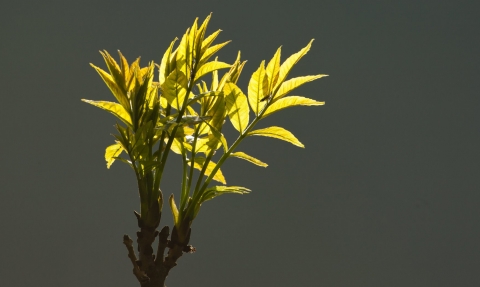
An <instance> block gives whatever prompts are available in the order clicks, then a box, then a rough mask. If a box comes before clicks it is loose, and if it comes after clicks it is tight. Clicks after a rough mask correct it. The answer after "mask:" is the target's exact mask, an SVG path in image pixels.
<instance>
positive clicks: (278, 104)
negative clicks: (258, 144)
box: [262, 96, 325, 118]
mask: <svg viewBox="0 0 480 287" xmlns="http://www.w3.org/2000/svg"><path fill="white" fill-rule="evenodd" d="M323 105H325V102H318V101H315V100H312V99H309V98H304V97H300V96H290V97H286V98H281V99H279V100H278V101H275V102H274V103H273V104H272V105H270V106H269V107H268V108H267V110H266V111H265V113H264V114H263V116H262V118H265V117H267V116H269V115H271V114H273V113H276V112H278V111H281V110H283V109H286V108H289V107H294V106H323Z"/></svg>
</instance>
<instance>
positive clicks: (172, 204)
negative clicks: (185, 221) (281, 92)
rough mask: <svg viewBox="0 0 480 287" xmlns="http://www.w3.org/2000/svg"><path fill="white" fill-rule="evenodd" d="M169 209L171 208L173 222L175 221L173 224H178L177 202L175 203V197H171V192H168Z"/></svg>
mask: <svg viewBox="0 0 480 287" xmlns="http://www.w3.org/2000/svg"><path fill="white" fill-rule="evenodd" d="M169 202H170V209H171V210H172V215H173V222H174V223H175V226H179V225H180V220H179V216H178V208H177V204H176V203H175V199H174V198H173V194H170V200H169Z"/></svg>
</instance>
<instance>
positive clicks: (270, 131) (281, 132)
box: [247, 127, 305, 147]
mask: <svg viewBox="0 0 480 287" xmlns="http://www.w3.org/2000/svg"><path fill="white" fill-rule="evenodd" d="M247 136H263V137H271V138H277V139H281V140H284V141H287V142H289V143H291V144H294V145H296V146H299V147H305V146H304V145H303V144H302V143H301V142H300V141H299V140H298V139H297V138H296V137H295V136H294V135H293V134H292V133H291V132H289V131H287V130H286V129H284V128H281V127H268V128H265V129H259V130H255V131H251V132H249V133H248V134H247Z"/></svg>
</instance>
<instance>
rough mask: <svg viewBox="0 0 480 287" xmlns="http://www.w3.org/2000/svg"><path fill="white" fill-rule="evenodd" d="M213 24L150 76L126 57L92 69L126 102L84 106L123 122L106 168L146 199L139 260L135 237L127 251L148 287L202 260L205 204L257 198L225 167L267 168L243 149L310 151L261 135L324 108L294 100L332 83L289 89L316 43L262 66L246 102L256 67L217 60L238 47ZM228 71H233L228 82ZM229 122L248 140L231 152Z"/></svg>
mask: <svg viewBox="0 0 480 287" xmlns="http://www.w3.org/2000/svg"><path fill="white" fill-rule="evenodd" d="M209 20H210V16H208V17H207V18H206V19H205V20H204V21H203V23H202V24H201V25H199V24H198V23H197V20H195V21H194V23H193V25H192V26H191V27H190V28H188V29H187V31H186V32H185V34H183V36H182V38H181V40H180V41H178V39H174V40H173V41H172V42H171V44H170V45H169V47H168V48H167V50H166V52H165V53H164V55H163V58H162V60H161V63H159V64H156V63H154V62H150V63H149V64H148V65H147V66H146V67H141V66H140V58H138V59H136V60H135V61H133V62H132V63H128V61H127V59H126V58H125V57H124V56H123V55H122V54H121V53H120V52H119V62H117V61H116V60H115V59H114V58H113V57H112V56H111V55H110V54H109V53H108V52H107V51H102V52H100V53H101V54H102V56H103V59H104V60H105V63H106V66H107V70H108V71H106V70H103V69H101V68H99V67H97V66H95V65H93V64H92V67H93V68H94V69H95V70H96V71H97V72H98V74H99V75H100V77H101V78H102V80H103V81H104V82H105V84H106V85H107V87H108V88H109V89H110V91H111V93H112V94H113V96H114V97H115V99H116V102H110V101H93V100H85V99H83V101H84V102H86V103H89V104H91V105H94V106H96V107H99V108H101V109H103V110H106V111H108V112H110V113H112V114H113V115H114V116H116V117H117V119H118V122H117V124H116V125H115V128H116V131H117V133H116V134H115V135H114V137H115V140H114V143H113V144H112V145H110V146H108V147H107V148H106V151H105V159H106V162H107V168H110V166H111V165H112V164H113V163H114V162H115V161H117V160H118V161H122V162H124V163H126V164H127V165H129V166H130V167H131V168H132V170H133V172H134V174H135V177H136V180H137V185H138V194H139V197H140V211H139V212H136V211H135V216H136V218H137V221H138V227H139V228H140V230H139V231H138V232H137V234H136V235H137V236H136V237H137V240H136V242H137V248H136V249H137V251H136V250H135V248H134V242H133V240H132V239H131V238H130V237H129V236H128V235H124V237H123V243H124V244H125V246H126V248H127V249H128V257H129V258H130V261H131V264H132V265H133V274H134V275H135V276H136V278H137V279H138V282H139V283H140V286H142V287H164V286H165V280H166V278H167V276H168V274H169V272H170V270H171V269H172V268H173V267H175V266H176V265H177V261H178V259H179V258H180V257H181V256H182V255H183V253H192V252H194V251H195V248H194V247H192V246H191V245H189V243H190V236H191V233H192V229H191V227H192V224H193V222H194V220H195V218H196V217H197V216H198V214H199V211H200V208H201V207H202V204H203V203H205V202H206V201H209V200H211V199H214V198H215V197H217V196H220V195H223V194H227V193H236V194H245V193H249V192H250V190H249V189H248V188H245V187H241V186H228V185H226V180H225V177H224V175H223V173H222V170H221V167H222V165H223V163H224V162H225V161H226V160H227V159H230V158H232V157H236V158H239V159H243V160H246V161H249V162H251V163H252V164H255V165H258V166H261V167H266V166H267V164H266V163H264V162H262V161H261V160H260V159H257V158H255V157H253V156H251V155H248V154H246V153H244V152H242V151H238V150H237V148H238V146H239V145H240V143H241V142H242V141H243V140H245V139H246V138H249V137H252V136H263V137H271V138H276V139H280V140H284V141H287V142H290V143H292V144H293V145H296V146H299V147H304V146H303V144H302V143H301V142H300V141H299V140H298V139H297V138H296V137H295V136H294V135H293V134H292V133H291V132H289V131H287V130H286V129H284V128H281V127H278V126H271V127H267V128H262V129H255V126H256V125H257V123H258V122H259V121H261V120H263V119H264V118H266V117H268V116H270V115H272V114H274V113H276V112H279V111H281V110H283V109H286V108H289V107H295V106H319V105H324V102H320V101H316V100H313V99H309V98H305V97H302V96H297V95H290V93H291V92H292V91H293V90H294V89H296V88H297V87H299V86H301V85H303V84H305V83H307V82H310V81H313V80H316V79H320V78H322V77H325V76H326V75H310V76H303V77H296V78H291V79H287V77H288V75H289V73H290V71H291V70H292V68H293V67H294V66H295V64H297V62H298V61H299V60H300V59H301V58H302V57H303V56H304V55H305V54H306V53H307V52H308V51H309V50H310V47H311V44H312V42H313V40H312V41H310V42H309V43H308V44H307V46H305V47H304V48H303V49H301V50H300V51H299V52H297V53H295V54H293V55H291V56H290V57H288V58H287V59H286V60H285V61H284V62H283V63H282V62H281V60H280V54H281V48H279V49H278V50H277V51H276V52H275V54H274V55H273V57H272V58H271V60H270V61H268V63H267V62H266V61H262V62H261V63H260V66H259V67H258V69H257V70H256V71H255V72H254V73H253V74H252V76H251V77H250V81H249V84H248V90H247V93H244V92H243V91H242V90H241V89H240V88H239V87H238V86H237V81H238V79H239V77H240V74H241V72H242V69H243V67H244V65H245V63H246V61H242V60H241V58H240V52H239V53H238V57H237V59H236V60H235V62H234V63H233V64H228V63H224V62H221V61H218V58H215V57H214V55H215V54H216V53H217V52H218V51H219V50H220V49H221V48H222V47H224V46H225V45H227V44H228V43H229V41H227V42H224V43H220V44H214V41H215V39H216V38H217V36H218V35H219V33H220V30H217V31H216V32H214V33H212V34H210V35H208V36H207V35H206V30H207V26H208V23H209ZM177 43H178V44H177ZM220 70H223V71H225V72H224V73H223V74H222V76H221V77H220V73H219V71H220ZM156 72H157V73H158V74H156ZM206 79H209V81H208V82H209V83H207V82H206V81H207V80H206ZM227 118H228V120H229V121H230V122H231V124H232V125H233V127H234V128H235V130H237V131H238V136H237V138H236V139H235V140H234V141H233V143H231V144H228V142H227V139H226V138H225V136H224V135H223V133H222V127H223V125H224V124H225V122H226V119H227ZM171 152H173V153H174V154H177V155H179V159H180V160H181V162H182V170H179V173H181V178H182V185H181V189H180V190H178V191H176V192H177V195H176V197H174V195H173V194H170V195H169V197H168V199H167V198H165V197H164V194H163V192H162V190H161V189H160V187H161V183H162V179H163V174H164V170H165V164H166V163H167V160H168V158H169V155H170V153H171ZM214 154H217V157H219V159H218V161H217V162H214V161H213V160H212V158H213V156H214ZM220 154H221V156H219V155H220ZM194 170H197V171H196V172H194ZM164 201H167V202H168V205H169V206H170V210H171V212H172V214H173V221H174V222H173V223H172V227H171V228H170V227H169V226H165V227H163V228H162V229H161V230H160V231H158V230H157V229H158V227H159V225H160V220H161V217H162V211H163V204H164ZM155 241H157V242H156V243H155ZM154 245H156V250H154Z"/></svg>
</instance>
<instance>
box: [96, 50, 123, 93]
mask: <svg viewBox="0 0 480 287" xmlns="http://www.w3.org/2000/svg"><path fill="white" fill-rule="evenodd" d="M100 54H102V56H103V59H104V60H105V64H107V67H108V70H109V71H110V75H111V76H112V79H113V80H114V81H115V83H117V85H118V86H119V87H120V88H121V89H124V88H125V78H124V76H123V75H122V71H121V69H120V67H119V66H118V64H117V62H116V61H115V59H113V57H112V56H110V54H109V53H108V52H107V51H106V50H104V51H100Z"/></svg>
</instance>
